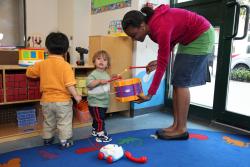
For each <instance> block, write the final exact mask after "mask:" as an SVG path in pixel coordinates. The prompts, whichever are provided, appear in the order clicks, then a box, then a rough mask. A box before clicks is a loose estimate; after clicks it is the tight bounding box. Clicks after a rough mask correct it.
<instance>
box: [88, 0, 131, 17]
mask: <svg viewBox="0 0 250 167" xmlns="http://www.w3.org/2000/svg"><path fill="white" fill-rule="evenodd" d="M130 6H131V0H105V1H104V0H92V1H91V14H97V13H102V12H106V11H110V10H115V9H121V8H125V7H130Z"/></svg>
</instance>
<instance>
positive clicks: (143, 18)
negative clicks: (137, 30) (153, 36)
mask: <svg viewBox="0 0 250 167" xmlns="http://www.w3.org/2000/svg"><path fill="white" fill-rule="evenodd" d="M153 14H154V10H153V9H152V8H151V7H147V6H146V7H143V8H142V9H141V11H138V10H131V11H129V12H127V13H126V14H125V15H124V17H123V19H122V28H123V30H126V29H127V28H128V27H129V26H132V27H140V25H141V23H143V22H145V23H148V21H149V19H150V18H151V17H152V16H153Z"/></svg>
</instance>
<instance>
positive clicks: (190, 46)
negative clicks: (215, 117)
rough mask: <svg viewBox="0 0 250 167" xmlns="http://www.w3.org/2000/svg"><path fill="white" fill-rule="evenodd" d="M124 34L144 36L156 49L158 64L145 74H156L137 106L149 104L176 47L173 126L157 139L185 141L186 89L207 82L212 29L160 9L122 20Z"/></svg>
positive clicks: (193, 17) (196, 18)
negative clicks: (153, 72)
mask: <svg viewBox="0 0 250 167" xmlns="http://www.w3.org/2000/svg"><path fill="white" fill-rule="evenodd" d="M122 27H123V30H124V31H125V33H126V34H127V35H128V36H130V37H131V38H133V39H134V40H137V41H140V42H143V41H144V39H145V37H146V35H149V37H150V38H151V40H153V41H154V42H156V43H157V44H158V46H159V49H158V56H157V60H155V61H152V62H150V63H149V64H148V65H147V73H150V72H151V71H153V70H155V69H156V71H155V75H154V78H153V82H152V84H151V86H150V88H149V90H148V94H147V96H140V99H139V100H138V101H137V102H138V103H141V102H145V101H148V100H150V99H151V98H152V96H153V95H154V94H155V93H156V91H157V89H158V87H159V84H160V82H161V79H162V76H163V74H164V73H165V71H166V68H167V66H168V63H169V57H170V53H171V51H172V50H173V48H174V46H175V45H176V44H178V51H177V54H176V57H175V61H174V67H173V71H172V82H171V83H172V85H173V115H174V122H173V125H171V126H170V127H168V128H163V129H159V130H157V131H156V135H157V136H158V138H160V139H165V140H187V139H188V137H189V133H188V131H187V125H186V124H187V115H188V110H189V105H190V92H189V87H193V86H200V85H204V84H206V82H207V76H208V74H209V71H208V59H209V56H211V54H212V49H213V44H214V29H213V27H212V26H211V24H210V23H209V21H207V20H206V19H205V18H204V17H202V16H200V15H198V14H196V13H194V12H190V11H188V10H185V9H178V8H170V7H169V6H168V5H160V6H159V7H157V8H156V9H155V10H153V9H152V8H150V7H144V8H142V9H141V11H137V10H132V11H129V12H128V13H126V14H125V15H124V17H123V20H122Z"/></svg>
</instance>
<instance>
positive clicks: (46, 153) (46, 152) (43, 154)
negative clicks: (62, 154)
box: [38, 150, 59, 159]
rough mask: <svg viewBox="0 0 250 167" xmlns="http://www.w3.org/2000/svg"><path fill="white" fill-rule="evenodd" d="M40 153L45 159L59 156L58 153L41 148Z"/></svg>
mask: <svg viewBox="0 0 250 167" xmlns="http://www.w3.org/2000/svg"><path fill="white" fill-rule="evenodd" d="M38 153H39V155H40V156H41V157H43V158H44V159H55V158H58V157H59V156H58V155H57V154H54V153H50V152H48V151H45V150H39V151H38Z"/></svg>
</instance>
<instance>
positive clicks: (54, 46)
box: [45, 32, 69, 55]
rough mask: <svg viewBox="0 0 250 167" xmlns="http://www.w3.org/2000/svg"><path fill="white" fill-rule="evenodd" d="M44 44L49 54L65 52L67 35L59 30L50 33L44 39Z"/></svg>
mask: <svg viewBox="0 0 250 167" xmlns="http://www.w3.org/2000/svg"><path fill="white" fill-rule="evenodd" d="M45 46H46V48H47V49H48V51H49V53H51V54H57V55H61V54H65V53H66V52H67V51H68V48H69V40H68V37H67V36H66V35H65V34H63V33H61V32H52V33H50V34H49V35H48V36H47V38H46V40H45Z"/></svg>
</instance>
